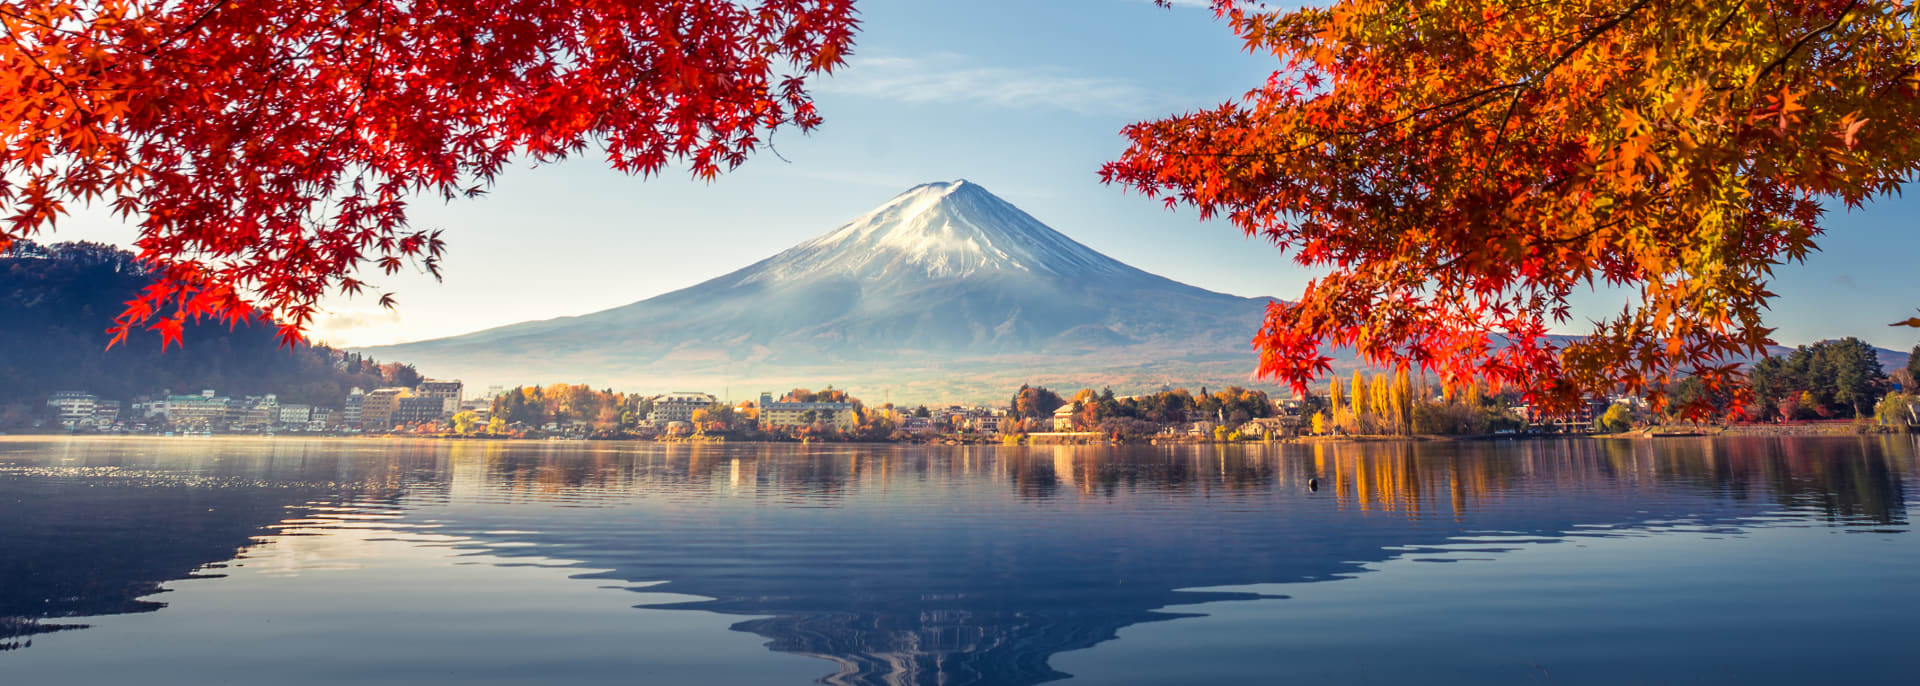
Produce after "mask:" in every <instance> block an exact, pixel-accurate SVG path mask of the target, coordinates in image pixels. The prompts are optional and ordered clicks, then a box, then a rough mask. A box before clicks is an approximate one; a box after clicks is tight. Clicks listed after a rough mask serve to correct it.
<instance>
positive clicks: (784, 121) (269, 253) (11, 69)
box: [0, 0, 856, 345]
mask: <svg viewBox="0 0 1920 686" xmlns="http://www.w3.org/2000/svg"><path fill="white" fill-rule="evenodd" d="M851 5H852V3H851V0H756V1H753V2H737V1H733V0H405V1H401V0H271V1H267V0H261V1H245V0H243V1H239V2H234V1H230V0H179V1H174V0H96V1H92V2H70V1H60V0H0V27H3V28H4V34H3V35H0V250H4V249H5V247H6V246H7V245H8V244H9V243H11V242H12V241H13V240H14V239H18V238H25V237H29V236H33V235H35V234H36V233H38V232H41V231H45V230H48V229H50V228H52V227H53V225H54V222H55V220H56V219H57V218H58V217H60V216H61V215H62V214H64V213H66V212H67V211H68V210H69V208H70V207H71V206H72V205H74V204H101V205H104V206H106V207H109V208H111V209H112V210H113V211H114V212H115V213H116V214H118V215H120V216H122V217H125V218H127V219H128V220H129V221H132V222H135V223H137V225H138V230H139V239H138V241H137V242H136V244H135V245H136V247H137V248H138V250H139V256H140V258H141V259H142V260H143V261H146V262H147V263H149V264H151V265H153V266H154V267H155V268H156V269H157V270H158V271H159V273H160V274H161V277H160V278H159V279H158V280H157V281H156V282H155V283H154V284H153V285H152V286H151V287H149V288H148V289H146V291H145V292H144V293H143V294H142V295H141V296H140V297H139V298H138V299H137V300H134V301H132V302H130V303H128V306H127V310H126V312H125V313H124V314H122V315H121V316H120V317H119V319H118V322H117V324H116V326H115V328H116V331H117V333H118V334H120V336H121V337H122V338H123V337H124V335H125V333H126V332H127V331H129V330H131V329H132V328H134V327H147V328H152V329H155V330H158V331H159V332H160V333H161V334H162V336H163V339H164V340H165V341H168V342H177V341H178V339H179V336H180V330H181V327H182V325H183V324H184V323H185V322H186V321H187V320H188V319H190V318H197V317H214V318H217V319H221V320H225V321H229V322H237V321H241V320H247V319H252V318H256V317H267V318H271V319H272V320H273V321H275V322H277V323H278V324H279V325H280V327H281V335H282V337H283V338H284V339H286V340H289V341H292V340H297V339H298V338H299V337H300V335H301V332H302V331H303V330H304V329H305V328H306V327H307V326H308V325H309V324H310V323H311V322H312V321H313V318H314V316H315V314H316V313H317V310H316V303H317V301H318V299H319V298H320V297H321V296H322V295H324V294H327V293H330V292H344V293H357V292H360V291H361V290H362V289H364V288H366V287H367V286H368V284H366V283H365V282H364V281H362V280H361V277H360V276H359V270H360V268H361V267H363V266H369V265H370V266H372V267H374V268H377V269H378V270H380V271H381V272H383V273H388V274H391V273H393V272H396V271H398V270H401V269H403V268H406V267H408V266H409V265H412V266H415V267H417V268H421V269H424V270H426V271H428V272H432V273H434V274H436V275H437V274H438V260H439V257H440V255H441V251H442V245H443V244H442V242H441V238H440V233H439V232H438V231H428V230H420V229H415V228H413V227H410V226H409V224H408V222H407V203H408V201H410V200H413V199H415V198H417V197H428V198H433V197H436V196H437V197H439V198H445V199H448V200H451V199H454V198H457V197H462V196H470V195H475V194H478V193H481V192H482V191H484V190H485V189H486V188H487V187H488V185H489V183H490V182H491V181H492V179H493V178H494V177H495V175H496V174H498V173H499V172H500V170H501V169H503V168H504V167H505V166H506V165H507V164H509V163H514V162H519V161H527V160H531V161H535V162H546V161H552V160H557V159H560V158H564V157H568V156H572V155H577V154H582V153H584V152H586V151H587V150H588V148H589V147H595V148H598V149H599V150H601V151H603V152H604V154H605V156H606V159H607V161H608V163H609V164H611V165H612V166H613V167H615V168H617V169H620V170H622V171H626V172H629V173H635V174H641V175H650V174H655V173H659V172H662V171H663V170H664V169H665V168H666V167H667V166H668V165H669V164H679V165H683V166H684V167H686V168H687V169H689V170H690V171H691V172H692V173H693V174H694V175H695V176H699V177H711V176H713V175H714V174H717V173H719V172H721V171H723V170H726V169H728V168H731V167H733V166H736V165H739V164H740V163H742V162H743V161H744V160H745V159H746V156H747V155H748V154H749V153H751V152H753V151H755V150H756V149H758V148H760V147H761V146H762V145H765V144H766V143H767V141H768V139H767V136H769V135H770V134H771V132H773V131H775V130H776V129H779V128H781V127H791V128H794V129H798V130H801V131H805V130H807V129H810V128H812V127H814V126H815V125H817V124H818V123H819V122H820V118H819V116H818V115H817V114H816V113H815V111H814V106H813V103H812V101H811V99H810V98H809V96H808V93H807V91H806V89H805V87H804V85H805V80H806V79H807V77H809V76H812V75H817V74H820V73H823V72H827V71H829V70H831V69H833V68H834V67H836V66H838V65H840V64H842V63H843V60H844V57H845V56H846V55H847V53H848V50H849V49H850V47H851V44H852V39H853V32H854V30H855V28H856V20H855V15H854V11H853V9H852V6H851ZM388 301H389V299H388V297H386V296H383V297H382V302H383V304H384V303H387V302H388ZM116 340H119V339H116ZM163 345H164V344H163Z"/></svg>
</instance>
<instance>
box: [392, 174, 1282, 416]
mask: <svg viewBox="0 0 1920 686" xmlns="http://www.w3.org/2000/svg"><path fill="white" fill-rule="evenodd" d="M1268 302H1269V300H1268V299H1265V298H1243V297H1239V296H1234V295H1228V294H1224V293H1216V292H1213V291H1209V290H1205V289H1202V288H1197V287H1194V286H1189V285H1186V284H1183V283H1180V282H1177V281H1173V280H1171V279H1167V278H1165V277H1161V276H1157V275H1154V274H1150V273H1147V272H1145V271H1141V270H1139V269H1136V268H1134V267H1131V266H1128V265H1126V264H1124V263H1122V262H1120V261H1118V260H1115V259H1113V258H1111V257H1108V256H1106V255H1103V254H1101V253H1099V252H1097V251H1095V250H1093V249H1091V248H1088V247H1087V246H1084V245H1081V244H1080V243H1077V242H1075V241H1074V240H1073V239H1070V238H1068V237H1066V236H1064V235H1061V234H1060V233H1059V232H1057V231H1054V230H1053V229H1051V228H1049V227H1048V226H1047V225H1045V224H1043V223H1041V222H1040V221H1039V220H1037V219H1035V218H1033V217H1032V216H1031V215H1028V214H1027V213H1026V212H1023V211H1021V210H1020V209H1019V208H1017V207H1014V206H1013V205H1012V204H1009V203H1008V202H1006V201H1005V200H1002V199H1000V198H999V197H997V196H995V195H994V194H993V193H990V192H988V191H987V189H985V188H982V187H981V186H980V185H979V184H975V183H971V182H968V181H964V180H962V181H954V182H950V183H932V184H926V185H922V186H918V187H915V188H913V189H911V190H909V191H907V192H905V193H902V194H900V195H899V196H897V197H895V198H893V199H892V200H889V201H887V202H886V203H884V204H882V205H880V206H879V207H878V208H876V209H874V210H873V211H871V212H868V213H866V214H865V215H862V216H860V217H859V218H857V219H854V220H853V221H851V222H849V223H847V224H845V225H843V226H841V227H839V228H836V229H834V230H832V231H829V232H827V233H825V234H823V235H821V236H819V237H817V238H814V239H812V240H809V241H806V242H804V243H801V244H800V245H797V246H794V247H793V248H790V249H788V250H786V251H784V252H781V253H779V254H777V255H774V256H772V257H769V258H767V259H764V260H761V261H759V262H756V263H754V264H752V265H749V266H747V267H746V268H743V269H741V270H739V271H736V272H733V273H731V274H727V275H725V276H721V277H719V278H715V279H712V280H710V281H707V282H705V283H701V284H698V285H695V286H692V287H689V288H685V289H682V290H678V291H674V292H671V293H667V294H665V295H661V296H658V297H654V298H649V299H647V300H642V301H640V302H636V303H633V304H631V305H626V306H623V307H617V308H614V309H610V310H605V311H602V312H596V313H593V314H588V315H583V316H579V317H563V318H559V319H550V320H545V321H536V322H526V323H522V324H514V325H511V326H504V327H500V328H495V329H489V330H485V331H480V332H476V333H472V334H466V335H462V336H455V337H451V338H442V339H436V340H429V341H420V342H416V343H406V344H400V345H393V346H384V347H379V348H373V349H370V350H368V352H370V353H371V354H374V355H377V356H380V357H382V358H387V359H406V360H409V361H413V362H415V363H416V364H418V365H420V366H421V367H422V368H425V369H432V370H434V372H435V373H436V374H437V375H440V376H443V377H459V378H462V379H465V380H466V381H467V382H468V383H469V384H475V383H538V382H550V381H560V380H570V381H586V382H589V383H592V384H594V385H618V386H624V387H633V388H651V389H665V388H670V387H671V388H699V389H706V390H711V391H714V392H719V391H720V390H721V389H722V388H723V387H730V388H731V389H732V390H733V391H734V393H733V395H736V396H741V397H745V396H747V395H749V394H750V393H751V392H754V391H758V390H761V389H768V390H772V389H784V388H788V387H792V386H794V385H812V386H820V385H825V384H829V383H831V384H835V385H838V386H841V387H850V388H853V389H855V390H857V391H860V392H861V393H863V394H864V395H866V396H868V397H873V398H874V399H876V400H877V399H878V397H877V396H880V395H881V394H882V393H883V392H884V393H888V394H890V395H891V397H892V398H893V399H894V400H896V401H914V402H928V401H942V400H985V399H997V398H1001V397H1003V396H1005V395H1007V394H1009V393H1010V392H1011V391H1012V389H1013V388H1015V387H1017V386H1019V384H1021V383H1027V382H1035V383H1048V384H1054V385H1060V386H1072V387H1079V386H1083V385H1085V386H1094V387H1099V386H1104V385H1111V386H1113V387H1115V388H1121V389H1140V388H1149V387H1159V386H1162V385H1195V386H1197V385H1213V386H1216V387H1217V386H1224V385H1228V384H1243V385H1245V384H1252V383H1253V381H1252V380H1251V379H1250V375H1251V372H1252V371H1253V369H1254V363H1255V358H1254V354H1253V349H1252V347H1251V344H1250V342H1249V341H1250V340H1251V339H1252V337H1253V334H1254V332H1255V331H1256V330H1258V328H1259V323H1260V320H1261V317H1262V313H1263V312H1264V311H1265V308H1266V306H1267V303H1268Z"/></svg>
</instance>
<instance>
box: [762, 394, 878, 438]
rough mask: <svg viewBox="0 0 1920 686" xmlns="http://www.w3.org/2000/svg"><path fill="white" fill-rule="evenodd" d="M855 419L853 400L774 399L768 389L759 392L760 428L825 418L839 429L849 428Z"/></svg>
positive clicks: (810, 421) (781, 426) (809, 424)
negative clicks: (844, 401) (799, 401)
mask: <svg viewBox="0 0 1920 686" xmlns="http://www.w3.org/2000/svg"><path fill="white" fill-rule="evenodd" d="M859 421H860V416H859V412H858V411H856V408H855V406H854V404H853V403H823V402H812V403H796V402H774V400H773V394H772V393H761V394H760V428H761V429H763V430H764V429H779V428H794V427H803V426H812V425H814V424H815V423H818V422H825V423H827V424H828V425H831V426H833V427H834V428H836V429H839V430H841V431H852V430H853V428H854V426H856V425H857V424H858V423H859Z"/></svg>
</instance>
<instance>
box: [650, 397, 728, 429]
mask: <svg viewBox="0 0 1920 686" xmlns="http://www.w3.org/2000/svg"><path fill="white" fill-rule="evenodd" d="M719 403H720V399H719V398H715V397H713V396H712V395H709V394H706V393H688V392H676V393H668V394H666V395H663V396H659V397H657V398H654V399H653V411H652V412H648V413H647V421H648V422H649V423H651V424H653V425H654V426H657V427H662V428H665V427H666V426H667V425H668V424H670V423H673V422H691V421H693V413H694V412H695V411H697V410H704V409H706V408H709V407H713V406H714V405H717V404H719Z"/></svg>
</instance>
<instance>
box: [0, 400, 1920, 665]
mask: <svg viewBox="0 0 1920 686" xmlns="http://www.w3.org/2000/svg"><path fill="white" fill-rule="evenodd" d="M1915 455H1916V443H1915V441H1914V439H1913V438H1911V437H1905V436H1902V437H1867V438H1833V439H1749V440H1709V439H1664V440H1660V441H1657V442H1656V441H1639V442H1633V441H1613V440H1568V441H1538V442H1517V443H1460V444H1368V445H1341V446H1246V447H1241V446H1232V447H1226V446H1183V447H1154V446H1137V447H1059V448H1052V447H1033V448H951V447H895V446H827V447H821V446H765V445H734V446H717V445H716V446H663V445H654V444H644V443H633V444H611V443H610V444H593V443H584V444H583V443H564V444H563V443H449V442H421V443H394V442H380V441H372V440H362V441H284V440H283V441H269V440H258V441H256V440H206V439H97V440H63V439H45V440H31V439H20V438H9V439H0V646H3V647H4V648H5V649H4V650H0V683H3V684H42V683H49V684H51V683H61V684H108V683H114V684H118V683H143V684H167V683H181V684H188V683H191V684H204V683H299V684H334V683H341V682H353V683H393V684H422V683H447V684H455V683H457V684H469V683H620V684H634V683H646V684H694V683H698V684H796V683H797V684H804V683H809V682H814V681H823V682H826V683H835V684H839V683H847V684H865V683H879V684H975V683H981V684H1031V683H1040V682H1045V681H1051V680H1058V679H1067V678H1073V679H1074V680H1075V681H1076V682H1077V683H1090V684H1167V683H1249V684H1270V683H1309V684H1322V683H1342V684H1350V683H1381V684H1388V683H1391V684H1406V683H1462V684H1469V683H1470V684H1481V683H1575V684H1624V683H1672V684H1695V683H1742V684H1774V683H1777V684H1805V683H1821V682H1841V681H1848V682H1866V683H1915V681H1916V679H1920V649H1917V648H1916V646H1920V632H1916V629H1920V538H1916V536H1915V534H1914V533H1913V531H1912V527H1911V525H1910V524H1909V515H1908V509H1907V506H1908V503H1910V502H1913V501H1914V499H1915V497H1916V495H1917V494H1916V480H1920V472H1917V470H1920V461H1917V460H1916V457H1915ZM1310 478H1311V479H1317V483H1318V489H1317V490H1312V489H1309V487H1308V480H1309V479H1310Z"/></svg>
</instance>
